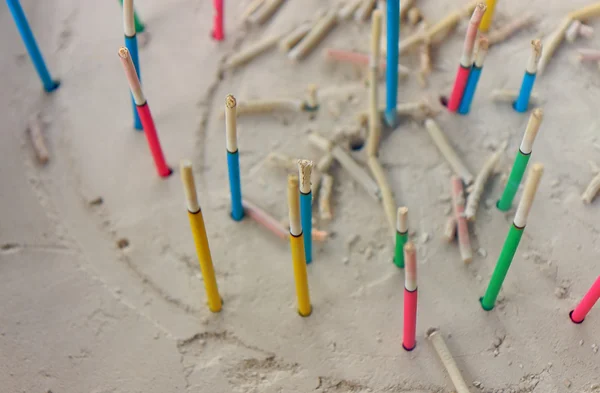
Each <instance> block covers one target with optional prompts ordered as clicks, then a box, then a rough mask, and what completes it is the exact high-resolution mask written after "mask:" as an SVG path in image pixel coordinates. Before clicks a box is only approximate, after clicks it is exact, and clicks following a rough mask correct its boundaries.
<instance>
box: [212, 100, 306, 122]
mask: <svg viewBox="0 0 600 393" xmlns="http://www.w3.org/2000/svg"><path fill="white" fill-rule="evenodd" d="M303 109H304V101H303V100H296V99H292V98H280V99H272V100H253V101H240V102H239V103H238V105H237V115H238V117H239V116H243V115H256V114H262V113H270V112H276V111H292V112H301V111H302V110H303ZM223 116H225V111H222V112H221V113H220V116H219V117H220V118H223Z"/></svg>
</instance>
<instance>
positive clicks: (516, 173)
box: [496, 149, 531, 212]
mask: <svg viewBox="0 0 600 393" xmlns="http://www.w3.org/2000/svg"><path fill="white" fill-rule="evenodd" d="M529 157H531V153H529V154H525V153H523V152H522V151H521V150H520V149H519V152H518V153H517V156H516V157H515V163H514V164H513V167H512V169H511V170H510V176H509V177H508V182H506V187H504V192H503V193H502V197H501V198H500V200H499V201H498V203H496V207H498V209H499V210H502V211H503V212H505V211H508V210H509V209H510V208H511V206H512V203H513V200H514V199H515V195H516V194H517V191H518V190H519V185H520V184H521V180H522V179H523V174H524V173H525V169H526V168H527V163H528V162H529Z"/></svg>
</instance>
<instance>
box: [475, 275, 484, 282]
mask: <svg viewBox="0 0 600 393" xmlns="http://www.w3.org/2000/svg"><path fill="white" fill-rule="evenodd" d="M475 280H477V282H481V281H482V280H483V277H481V276H480V275H479V274H478V275H476V276H475Z"/></svg>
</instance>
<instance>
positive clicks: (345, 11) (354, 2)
mask: <svg viewBox="0 0 600 393" xmlns="http://www.w3.org/2000/svg"><path fill="white" fill-rule="evenodd" d="M362 1H363V0H348V1H347V2H346V4H344V6H343V7H342V8H341V9H340V10H339V12H338V19H339V20H348V19H350V17H352V15H354V12H356V9H357V8H358V6H359V5H360V3H362Z"/></svg>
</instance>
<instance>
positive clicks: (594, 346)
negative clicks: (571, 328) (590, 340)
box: [592, 344, 598, 353]
mask: <svg viewBox="0 0 600 393" xmlns="http://www.w3.org/2000/svg"><path fill="white" fill-rule="evenodd" d="M592 351H594V353H598V346H597V345H596V344H592Z"/></svg>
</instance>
